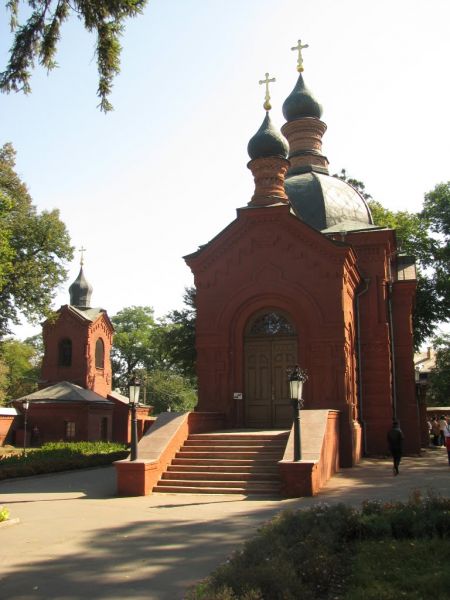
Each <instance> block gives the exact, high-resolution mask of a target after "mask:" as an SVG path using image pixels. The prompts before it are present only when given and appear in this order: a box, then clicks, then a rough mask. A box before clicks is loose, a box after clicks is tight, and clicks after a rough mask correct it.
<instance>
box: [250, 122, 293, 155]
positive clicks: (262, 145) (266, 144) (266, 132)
mask: <svg viewBox="0 0 450 600" xmlns="http://www.w3.org/2000/svg"><path fill="white" fill-rule="evenodd" d="M247 152H248V155H249V156H250V158H251V159H252V160H253V159H255V158H267V157H269V156H280V157H281V158H287V155H288V152H289V143H288V141H287V139H286V138H285V137H284V136H283V134H282V133H281V131H279V130H278V129H277V128H276V127H275V126H274V125H273V123H272V121H271V119H270V116H269V113H267V114H266V116H265V118H264V121H263V122H262V125H261V127H260V128H259V129H258V131H257V132H256V133H255V135H254V136H253V137H252V138H251V140H250V141H249V143H248V146H247Z"/></svg>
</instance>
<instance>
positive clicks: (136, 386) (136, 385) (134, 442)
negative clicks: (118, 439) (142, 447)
mask: <svg viewBox="0 0 450 600" xmlns="http://www.w3.org/2000/svg"><path fill="white" fill-rule="evenodd" d="M140 387H141V384H140V381H139V380H138V379H137V378H136V376H135V375H133V377H132V378H131V379H130V383H129V384H128V397H129V399H130V411H131V453H130V460H136V459H137V455H138V435H137V418H136V409H137V405H138V403H139V390H140Z"/></svg>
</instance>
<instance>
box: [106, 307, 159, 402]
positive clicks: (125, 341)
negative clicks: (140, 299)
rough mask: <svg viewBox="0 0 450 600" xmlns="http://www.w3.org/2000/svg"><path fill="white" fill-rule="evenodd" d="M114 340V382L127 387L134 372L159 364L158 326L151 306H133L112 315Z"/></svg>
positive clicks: (112, 359) (122, 387)
mask: <svg viewBox="0 0 450 600" xmlns="http://www.w3.org/2000/svg"><path fill="white" fill-rule="evenodd" d="M111 321H112V324H113V325H114V329H115V334H114V344H113V348H112V351H111V363H112V369H113V380H114V386H115V387H118V388H120V389H121V390H123V391H125V390H126V388H127V386H128V382H129V380H130V379H131V376H132V374H133V373H134V372H135V371H137V370H138V369H139V370H141V371H142V370H143V371H149V370H151V369H153V368H155V366H157V365H158V364H159V356H160V354H159V343H158V326H157V324H156V322H155V319H154V316H153V308H152V307H151V306H130V307H128V308H124V309H122V310H121V311H119V312H118V313H117V314H116V315H115V316H114V317H112V319H111Z"/></svg>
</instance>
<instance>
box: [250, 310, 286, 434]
mask: <svg viewBox="0 0 450 600" xmlns="http://www.w3.org/2000/svg"><path fill="white" fill-rule="evenodd" d="M244 345H245V352H244V356H245V396H244V398H245V425H246V426H247V427H267V428H272V427H273V428H284V427H289V426H290V425H291V423H292V408H291V402H290V399H289V386H288V381H287V369H288V368H289V367H292V366H294V365H296V364H297V334H296V331H295V328H294V326H293V325H292V323H290V322H289V320H288V319H287V318H286V317H285V316H284V315H282V314H280V313H278V312H276V311H274V310H270V311H266V312H264V313H262V314H261V313H259V314H258V315H257V316H256V317H254V318H253V319H252V320H251V321H250V322H249V324H248V326H247V328H246V331H245V340H244Z"/></svg>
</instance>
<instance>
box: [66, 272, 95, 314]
mask: <svg viewBox="0 0 450 600" xmlns="http://www.w3.org/2000/svg"><path fill="white" fill-rule="evenodd" d="M69 294H70V304H71V306H75V307H77V308H89V307H90V302H91V296H92V285H91V284H90V283H89V282H88V280H87V279H86V277H85V276H84V273H83V267H81V269H80V272H79V273H78V277H77V278H76V279H75V281H74V282H73V283H72V285H71V286H70V287H69Z"/></svg>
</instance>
